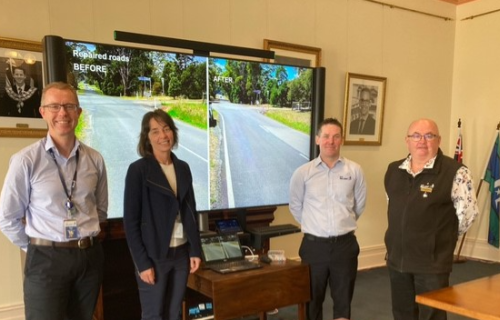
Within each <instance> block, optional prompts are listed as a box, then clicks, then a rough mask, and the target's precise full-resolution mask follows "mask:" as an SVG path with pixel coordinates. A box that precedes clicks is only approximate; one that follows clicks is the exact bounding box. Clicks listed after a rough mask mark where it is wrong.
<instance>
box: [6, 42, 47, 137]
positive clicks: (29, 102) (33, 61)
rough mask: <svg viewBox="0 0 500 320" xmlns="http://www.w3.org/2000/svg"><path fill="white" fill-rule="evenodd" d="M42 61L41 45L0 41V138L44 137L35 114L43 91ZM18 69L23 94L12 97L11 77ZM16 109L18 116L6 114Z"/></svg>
mask: <svg viewBox="0 0 500 320" xmlns="http://www.w3.org/2000/svg"><path fill="white" fill-rule="evenodd" d="M42 60H43V56H42V44H41V42H36V41H29V40H22V39H13V38H4V37H0V137H15V138H40V137H44V136H46V135H47V124H46V122H45V121H44V120H43V119H42V118H41V116H40V114H39V112H38V107H39V106H40V98H41V91H42V88H43V66H42ZM18 67H20V68H22V69H23V70H24V74H25V83H26V84H25V90H26V91H25V92H19V93H16V92H15V91H14V90H13V88H14V83H15V79H14V74H15V72H16V71H15V69H16V68H18ZM12 96H14V97H19V100H15V98H12ZM9 99H10V100H9ZM16 105H17V110H19V111H18V112H19V116H17V114H14V115H11V113H12V112H11V111H10V110H12V109H13V108H14V110H15V108H16ZM13 106H14V107H13ZM19 106H20V107H19ZM22 108H24V109H22ZM21 110H23V112H21ZM24 111H26V112H24ZM28 111H29V113H28ZM26 113H28V115H26Z"/></svg>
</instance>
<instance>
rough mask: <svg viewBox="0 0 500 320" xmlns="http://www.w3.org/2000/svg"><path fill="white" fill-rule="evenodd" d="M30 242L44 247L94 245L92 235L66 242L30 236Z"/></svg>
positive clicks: (81, 247)
mask: <svg viewBox="0 0 500 320" xmlns="http://www.w3.org/2000/svg"><path fill="white" fill-rule="evenodd" d="M30 244H32V245H34V246H44V247H56V248H78V249H87V248H90V247H92V246H93V245H94V237H86V238H81V239H78V240H70V241H66V242H58V241H50V240H46V239H40V238H30Z"/></svg>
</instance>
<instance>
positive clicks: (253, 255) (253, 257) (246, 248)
mask: <svg viewBox="0 0 500 320" xmlns="http://www.w3.org/2000/svg"><path fill="white" fill-rule="evenodd" d="M241 247H242V248H243V249H245V250H247V251H249V252H250V255H251V257H252V258H251V259H247V260H249V261H254V260H255V259H256V258H257V255H256V254H255V253H253V250H252V249H251V248H250V247H248V246H241ZM245 257H246V255H245Z"/></svg>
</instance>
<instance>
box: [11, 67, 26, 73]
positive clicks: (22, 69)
mask: <svg viewBox="0 0 500 320" xmlns="http://www.w3.org/2000/svg"><path fill="white" fill-rule="evenodd" d="M16 70H21V71H22V72H23V74H24V75H26V70H24V68H22V67H17V66H16V67H14V68H12V74H14V71H16Z"/></svg>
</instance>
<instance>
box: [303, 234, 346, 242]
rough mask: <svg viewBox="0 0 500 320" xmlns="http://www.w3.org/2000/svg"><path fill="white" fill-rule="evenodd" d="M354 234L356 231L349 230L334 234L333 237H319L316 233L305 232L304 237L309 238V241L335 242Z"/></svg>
mask: <svg viewBox="0 0 500 320" xmlns="http://www.w3.org/2000/svg"><path fill="white" fill-rule="evenodd" d="M353 235H354V231H351V232H348V233H346V234H342V235H340V236H332V237H317V236H314V235H312V234H309V233H304V239H307V240H309V241H317V242H329V243H334V242H339V241H343V240H346V239H347V238H349V237H351V236H353Z"/></svg>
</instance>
